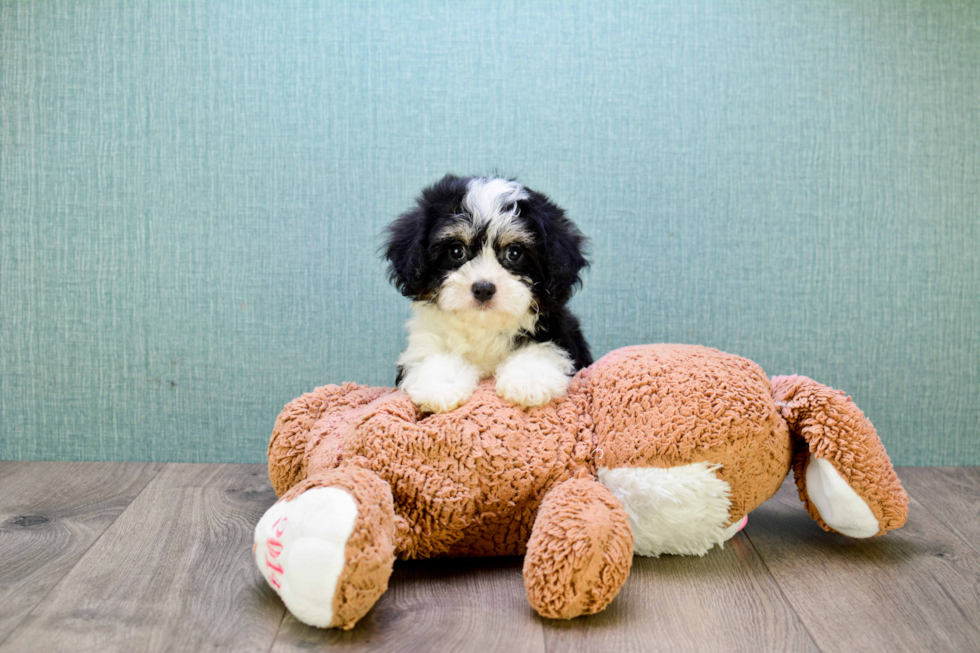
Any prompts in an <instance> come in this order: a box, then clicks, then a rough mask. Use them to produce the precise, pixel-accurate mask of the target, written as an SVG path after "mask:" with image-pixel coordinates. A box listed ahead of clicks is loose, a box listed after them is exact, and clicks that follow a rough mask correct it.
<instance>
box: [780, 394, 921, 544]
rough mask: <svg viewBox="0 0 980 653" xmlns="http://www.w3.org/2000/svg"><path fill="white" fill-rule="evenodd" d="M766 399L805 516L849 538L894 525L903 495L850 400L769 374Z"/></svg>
mask: <svg viewBox="0 0 980 653" xmlns="http://www.w3.org/2000/svg"><path fill="white" fill-rule="evenodd" d="M772 394H773V399H774V400H775V402H776V405H777V406H778V407H779V410H780V413H781V414H782V416H783V418H784V419H785V420H786V422H787V424H788V425H789V429H790V432H791V433H792V434H793V436H794V438H795V442H794V449H795V451H794V454H793V475H794V476H795V477H796V485H797V488H798V489H799V492H800V498H801V499H802V500H803V502H804V504H805V505H806V508H807V511H808V512H809V513H810V516H811V517H813V518H814V519H815V520H816V521H817V523H818V524H820V526H821V527H822V528H824V529H826V530H832V531H837V532H839V533H843V534H844V535H848V536H850V537H871V536H873V535H880V534H881V533H885V532H887V531H890V530H893V529H895V528H899V527H901V526H902V525H903V524H904V523H905V519H906V517H907V516H908V501H909V500H908V495H907V494H906V493H905V490H904V489H902V485H901V483H900V482H899V480H898V476H897V475H896V474H895V469H894V468H893V467H892V463H891V460H890V459H889V458H888V454H887V453H886V452H885V448H884V446H883V445H882V444H881V440H880V439H879V438H878V434H877V433H876V432H875V428H874V426H872V424H871V422H870V421H868V419H867V418H866V417H865V416H864V413H862V412H861V410H860V409H859V408H858V407H857V406H855V405H854V403H853V402H852V401H851V398H850V397H848V396H846V395H845V394H844V393H843V392H840V391H839V390H834V389H833V388H828V387H827V386H825V385H821V384H820V383H817V382H816V381H813V380H812V379H808V378H806V377H805V376H777V377H773V379H772Z"/></svg>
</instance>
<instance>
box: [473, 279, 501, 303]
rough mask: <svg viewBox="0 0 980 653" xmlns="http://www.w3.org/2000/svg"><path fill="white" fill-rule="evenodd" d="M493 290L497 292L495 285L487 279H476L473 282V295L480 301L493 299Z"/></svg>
mask: <svg viewBox="0 0 980 653" xmlns="http://www.w3.org/2000/svg"><path fill="white" fill-rule="evenodd" d="M495 292H497V286H495V285H493V284H492V283H490V282H489V281H477V282H476V283H474V284H473V296H474V297H476V301H478V302H480V303H483V302H488V301H490V300H491V299H493V295H494V293H495Z"/></svg>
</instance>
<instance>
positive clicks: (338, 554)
mask: <svg viewBox="0 0 980 653" xmlns="http://www.w3.org/2000/svg"><path fill="white" fill-rule="evenodd" d="M356 520H357V505H356V504H355V503H354V499H353V497H351V495H350V494H348V493H347V492H345V491H344V490H342V489H340V488H335V487H316V488H311V489H309V490H307V491H306V492H304V493H303V494H301V495H299V496H298V497H296V498H295V499H293V500H292V501H280V502H279V503H276V504H275V505H273V506H272V507H271V508H269V509H268V510H267V511H266V512H265V514H264V515H262V519H260V520H259V523H258V525H257V526H256V527H255V563H256V564H257V565H258V566H259V571H260V572H261V573H262V576H263V577H265V579H266V582H268V583H269V585H270V586H271V587H272V588H273V589H274V590H275V591H276V592H277V593H278V594H279V596H280V598H282V602H283V603H285V604H286V607H287V608H289V611H290V612H291V613H292V614H293V616H295V617H296V618H297V619H299V620H300V621H302V622H303V623H305V624H309V625H311V626H317V627H319V628H326V627H327V626H329V625H330V622H331V621H332V620H333V599H334V595H335V594H336V593H337V581H338V580H339V579H340V575H341V573H342V572H343V571H344V565H345V563H346V559H345V551H346V548H347V540H348V539H349V538H350V535H351V532H352V531H353V530H354V522H355V521H356Z"/></svg>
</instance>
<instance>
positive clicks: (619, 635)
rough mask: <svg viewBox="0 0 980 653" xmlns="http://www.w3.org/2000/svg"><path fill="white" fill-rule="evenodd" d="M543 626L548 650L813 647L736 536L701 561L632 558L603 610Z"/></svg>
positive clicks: (694, 558)
mask: <svg viewBox="0 0 980 653" xmlns="http://www.w3.org/2000/svg"><path fill="white" fill-rule="evenodd" d="M749 523H750V524H751V523H752V522H751V518H750V520H749ZM542 621H544V624H545V641H546V644H547V649H548V651H553V652H554V653H572V652H575V651H587V652H589V653H594V652H595V651H751V652H755V651H780V652H782V651H816V650H817V647H816V646H815V645H814V643H813V640H812V639H811V638H810V636H809V634H808V633H807V632H806V629H805V628H804V627H803V624H802V623H801V622H800V620H799V618H798V617H797V616H796V614H795V613H794V612H793V610H792V608H791V607H790V606H789V604H788V603H787V602H786V600H785V599H784V598H783V596H782V595H781V593H780V591H779V588H778V587H777V586H776V583H775V581H774V580H773V578H772V577H771V576H770V575H769V572H768V571H767V570H766V568H765V565H763V564H762V561H761V560H760V559H759V557H758V555H757V554H756V553H755V551H754V550H753V548H752V546H751V545H750V544H749V543H748V541H747V540H746V539H745V537H744V535H742V534H739V535H736V536H735V537H734V538H733V539H731V540H730V541H729V542H727V543H726V544H725V548H724V549H717V548H716V549H713V550H712V551H710V552H708V553H707V554H706V555H705V556H703V557H697V556H670V555H665V556H661V557H660V558H642V557H636V558H635V559H634V561H633V569H632V571H631V573H630V577H629V579H628V580H627V581H626V585H625V586H624V587H623V590H622V592H621V593H620V595H619V596H618V597H617V598H616V600H615V601H613V602H612V604H611V605H610V606H609V607H608V608H606V610H605V611H604V612H601V613H599V614H598V615H595V616H592V617H586V618H582V619H575V620H572V621H564V622H562V621H546V620H542Z"/></svg>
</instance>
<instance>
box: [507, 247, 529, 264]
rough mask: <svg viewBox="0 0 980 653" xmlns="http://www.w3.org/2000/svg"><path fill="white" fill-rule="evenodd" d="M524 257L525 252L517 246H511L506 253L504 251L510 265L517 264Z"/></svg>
mask: <svg viewBox="0 0 980 653" xmlns="http://www.w3.org/2000/svg"><path fill="white" fill-rule="evenodd" d="M523 256H524V250H523V249H521V248H520V247H518V246H517V245H510V246H509V247H508V248H507V249H506V251H504V258H505V259H507V262H508V263H517V262H518V261H520V260H521V258H522V257H523Z"/></svg>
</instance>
